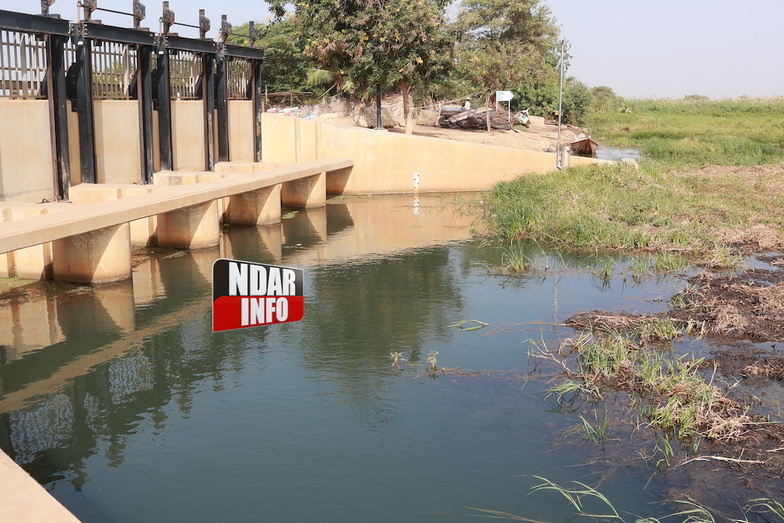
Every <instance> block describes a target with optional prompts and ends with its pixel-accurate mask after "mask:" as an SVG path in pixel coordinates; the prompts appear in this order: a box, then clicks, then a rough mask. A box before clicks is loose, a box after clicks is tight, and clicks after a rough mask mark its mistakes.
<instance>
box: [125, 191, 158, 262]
mask: <svg viewBox="0 0 784 523" xmlns="http://www.w3.org/2000/svg"><path fill="white" fill-rule="evenodd" d="M157 190H159V188H158V187H155V186H153V185H129V186H127V187H122V188H121V190H120V191H121V194H120V197H121V198H130V197H132V196H140V195H142V194H150V193H151V192H154V191H157ZM157 230H158V217H157V216H149V217H147V218H142V219H141V220H134V221H132V222H131V245H132V246H133V247H149V246H150V245H153V244H155V232H156V231H157Z"/></svg>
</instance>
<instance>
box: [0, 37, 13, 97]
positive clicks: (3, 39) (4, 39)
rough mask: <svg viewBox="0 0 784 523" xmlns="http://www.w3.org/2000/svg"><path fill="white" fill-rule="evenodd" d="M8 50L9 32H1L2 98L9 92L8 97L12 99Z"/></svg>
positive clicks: (0, 92)
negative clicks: (7, 68)
mask: <svg viewBox="0 0 784 523" xmlns="http://www.w3.org/2000/svg"><path fill="white" fill-rule="evenodd" d="M7 48H8V31H0V81H2V86H3V88H2V90H0V96H3V97H5V96H6V91H8V97H9V98H10V97H11V90H10V89H9V87H10V86H9V85H8V83H7V82H8V75H7V74H6V68H5V58H4V56H5V50H6V49H7Z"/></svg>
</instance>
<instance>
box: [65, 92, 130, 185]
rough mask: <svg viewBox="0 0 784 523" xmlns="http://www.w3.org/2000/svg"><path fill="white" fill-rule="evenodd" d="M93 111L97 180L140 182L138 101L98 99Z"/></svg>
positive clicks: (100, 181)
mask: <svg viewBox="0 0 784 523" xmlns="http://www.w3.org/2000/svg"><path fill="white" fill-rule="evenodd" d="M93 114H94V115H95V159H96V178H97V181H98V183H139V182H140V181H141V177H142V166H141V156H140V153H141V137H140V134H139V103H138V102H137V101H136V100H100V101H95V102H94V103H93ZM77 132H78V131H77ZM77 139H78V136H77ZM76 172H78V169H77V170H76Z"/></svg>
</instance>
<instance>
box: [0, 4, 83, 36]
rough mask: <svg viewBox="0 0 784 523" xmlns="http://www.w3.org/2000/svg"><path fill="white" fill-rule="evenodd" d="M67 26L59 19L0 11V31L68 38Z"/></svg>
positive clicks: (66, 23)
mask: <svg viewBox="0 0 784 523" xmlns="http://www.w3.org/2000/svg"><path fill="white" fill-rule="evenodd" d="M69 25H70V24H69V23H68V20H60V19H59V18H52V17H49V16H40V15H28V14H24V13H14V12H13V11H4V10H0V29H8V30H10V31H24V32H26V33H43V34H53V35H60V36H68V34H69Z"/></svg>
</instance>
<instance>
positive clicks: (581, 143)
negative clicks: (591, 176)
mask: <svg viewBox="0 0 784 523" xmlns="http://www.w3.org/2000/svg"><path fill="white" fill-rule="evenodd" d="M569 147H571V149H572V152H573V153H574V154H575V155H577V156H585V157H587V158H596V148H597V147H599V144H598V143H596V142H594V141H593V140H591V137H590V136H589V137H588V138H583V139H582V140H577V141H575V142H572V143H571V144H569Z"/></svg>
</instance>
